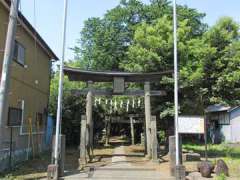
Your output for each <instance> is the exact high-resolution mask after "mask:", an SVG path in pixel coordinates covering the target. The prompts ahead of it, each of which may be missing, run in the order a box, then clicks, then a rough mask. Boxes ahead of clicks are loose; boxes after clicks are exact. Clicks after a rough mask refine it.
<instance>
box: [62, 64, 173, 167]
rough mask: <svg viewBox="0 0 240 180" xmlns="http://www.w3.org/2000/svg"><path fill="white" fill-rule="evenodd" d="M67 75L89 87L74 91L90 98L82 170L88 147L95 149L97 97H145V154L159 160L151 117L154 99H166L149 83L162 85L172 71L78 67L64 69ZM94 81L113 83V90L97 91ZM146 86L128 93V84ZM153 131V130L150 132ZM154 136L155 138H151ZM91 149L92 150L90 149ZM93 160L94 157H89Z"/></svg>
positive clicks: (84, 124)
mask: <svg viewBox="0 0 240 180" xmlns="http://www.w3.org/2000/svg"><path fill="white" fill-rule="evenodd" d="M63 71H64V74H65V75H67V76H68V79H69V80H70V81H82V82H86V83H87V85H88V88H87V89H82V90H79V89H78V90H73V93H74V94H76V95H87V98H86V101H87V103H86V116H82V120H81V131H82V132H81V137H80V141H81V142H80V162H79V163H80V167H84V166H85V164H86V154H87V153H86V146H87V148H90V149H91V150H92V148H93V119H92V106H93V98H94V96H113V95H124V96H144V102H145V103H144V104H145V130H146V148H147V149H146V152H147V156H148V157H149V158H152V159H154V160H156V157H157V150H155V147H156V144H157V142H156V141H157V139H156V118H152V117H151V102H150V97H151V96H165V95H166V92H165V91H161V90H158V91H151V90H150V83H151V82H159V81H160V79H161V77H162V76H164V75H169V74H172V71H164V72H156V73H129V72H104V71H102V72H100V71H86V70H81V69H78V68H71V67H64V68H63ZM94 82H112V83H113V89H112V90H109V89H108V90H107V89H101V90H96V89H94V88H93V86H92V85H93V83H94ZM126 82H133V83H144V90H126V89H125V83H126ZM151 127H152V128H154V129H151ZM151 133H152V135H151ZM88 150H89V149H88ZM90 158H91V157H90Z"/></svg>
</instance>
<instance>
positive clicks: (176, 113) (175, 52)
mask: <svg viewBox="0 0 240 180" xmlns="http://www.w3.org/2000/svg"><path fill="white" fill-rule="evenodd" d="M176 11H177V10H176V0H174V2H173V24H174V25H173V26H174V27H173V29H174V33H173V34H174V35H173V36H174V109H175V118H174V120H175V141H176V142H175V144H176V165H177V166H178V165H180V161H179V133H178V59H177V56H178V54H177V53H178V51H177V12H176Z"/></svg>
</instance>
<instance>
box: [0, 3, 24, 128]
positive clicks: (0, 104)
mask: <svg viewBox="0 0 240 180" xmlns="http://www.w3.org/2000/svg"><path fill="white" fill-rule="evenodd" d="M11 2H12V3H11V8H10V14H9V23H8V29H7V37H6V43H5V50H4V57H3V64H2V76H1V83H0V128H2V127H3V125H4V124H3V123H4V119H5V118H6V115H7V109H8V92H9V84H10V72H11V62H12V59H13V50H14V44H15V35H16V28H17V17H18V7H19V2H20V0H12V1H11ZM0 131H2V130H0Z"/></svg>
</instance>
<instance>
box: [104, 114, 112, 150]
mask: <svg viewBox="0 0 240 180" xmlns="http://www.w3.org/2000/svg"><path fill="white" fill-rule="evenodd" d="M105 123H106V141H105V146H109V137H110V133H111V119H110V117H107V118H106V119H105Z"/></svg>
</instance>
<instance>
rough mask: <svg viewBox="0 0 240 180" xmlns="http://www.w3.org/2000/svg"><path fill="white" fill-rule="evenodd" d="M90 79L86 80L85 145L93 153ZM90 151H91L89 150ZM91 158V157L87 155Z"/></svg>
mask: <svg viewBox="0 0 240 180" xmlns="http://www.w3.org/2000/svg"><path fill="white" fill-rule="evenodd" d="M92 84H93V83H92V81H89V82H88V88H89V91H88V93H87V103H86V116H87V129H88V133H87V136H88V137H87V140H88V141H87V145H88V150H89V156H91V155H90V153H92V155H93V119H92V106H93V93H92ZM91 151H92V152H91ZM89 158H90V159H91V157H89Z"/></svg>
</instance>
